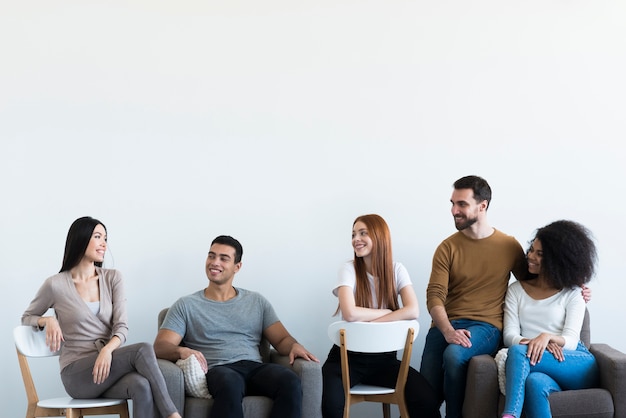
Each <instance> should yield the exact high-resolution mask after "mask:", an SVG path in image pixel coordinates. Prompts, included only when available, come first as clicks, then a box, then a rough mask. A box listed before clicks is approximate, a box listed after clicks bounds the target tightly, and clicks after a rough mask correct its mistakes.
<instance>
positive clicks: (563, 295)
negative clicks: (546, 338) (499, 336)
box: [503, 281, 585, 350]
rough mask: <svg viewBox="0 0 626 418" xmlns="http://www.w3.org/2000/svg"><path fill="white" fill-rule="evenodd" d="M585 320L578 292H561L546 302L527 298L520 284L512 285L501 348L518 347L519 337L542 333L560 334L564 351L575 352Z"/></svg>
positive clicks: (532, 336)
mask: <svg viewBox="0 0 626 418" xmlns="http://www.w3.org/2000/svg"><path fill="white" fill-rule="evenodd" d="M584 318H585V300H584V299H583V297H582V295H581V289H580V288H579V287H576V288H574V289H563V290H561V291H560V292H559V293H557V294H556V295H553V296H551V297H549V298H547V299H541V300H536V299H533V298H531V297H530V296H528V294H527V293H526V291H525V290H524V288H523V287H522V285H521V283H520V282H518V281H517V282H513V283H512V284H511V285H510V286H509V289H508V290H507V292H506V300H505V303H504V330H503V339H504V345H506V346H507V347H510V346H512V345H516V344H519V342H520V340H521V339H522V338H535V337H536V336H538V335H539V334H541V333H542V332H547V333H550V334H554V335H560V336H562V337H563V338H564V339H565V346H563V348H564V349H566V350H575V349H576V346H577V345H578V342H579V341H580V330H581V328H582V326H583V320H584Z"/></svg>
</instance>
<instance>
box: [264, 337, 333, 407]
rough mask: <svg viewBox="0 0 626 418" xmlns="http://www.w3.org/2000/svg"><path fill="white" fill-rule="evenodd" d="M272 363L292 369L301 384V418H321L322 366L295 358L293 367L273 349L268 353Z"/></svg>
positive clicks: (287, 359)
mask: <svg viewBox="0 0 626 418" xmlns="http://www.w3.org/2000/svg"><path fill="white" fill-rule="evenodd" d="M270 361H271V362H272V363H277V364H282V365H283V366H286V367H289V368H290V369H292V370H293V371H294V372H295V373H296V374H297V375H298V376H299V377H300V381H301V382H302V418H321V417H322V366H321V364H320V363H317V362H314V361H308V360H304V359H301V358H297V359H296V361H294V363H293V365H291V364H289V357H288V356H282V355H280V354H278V352H277V351H276V350H274V349H272V351H271V352H270Z"/></svg>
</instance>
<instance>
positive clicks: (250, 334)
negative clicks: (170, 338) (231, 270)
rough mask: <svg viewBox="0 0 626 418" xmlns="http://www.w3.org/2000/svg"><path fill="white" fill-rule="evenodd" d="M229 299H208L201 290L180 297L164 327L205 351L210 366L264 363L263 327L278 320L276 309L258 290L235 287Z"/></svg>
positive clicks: (170, 310)
mask: <svg viewBox="0 0 626 418" xmlns="http://www.w3.org/2000/svg"><path fill="white" fill-rule="evenodd" d="M235 290H236V291H237V296H235V297H234V298H233V299H230V300H227V301H226V302H217V301H214V300H210V299H207V298H206V297H205V296H204V290H199V291H197V292H195V293H192V294H191V295H188V296H183V297H182V298H180V299H178V300H177V301H176V302H175V303H174V304H173V305H172V307H171V308H170V309H169V311H168V312H167V315H166V316H165V319H164V321H163V324H162V325H161V328H165V329H168V330H170V331H174V332H175V333H177V334H178V335H181V336H182V337H183V340H182V344H183V345H185V346H186V347H189V348H191V349H193V350H198V351H200V352H201V353H203V354H204V357H206V359H207V363H208V365H209V368H211V367H214V366H219V365H221V364H229V363H234V362H236V361H240V360H251V361H256V362H259V363H260V362H262V359H261V354H260V353H259V345H260V342H261V338H262V336H263V335H262V334H263V330H265V329H266V328H267V327H269V326H270V325H272V324H275V323H276V322H278V321H279V319H278V316H277V315H276V312H275V311H274V308H273V307H272V305H271V304H270V303H269V301H268V300H267V299H265V297H263V296H261V294H259V293H257V292H253V291H250V290H246V289H240V288H235Z"/></svg>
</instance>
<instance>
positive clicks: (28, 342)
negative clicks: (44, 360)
mask: <svg viewBox="0 0 626 418" xmlns="http://www.w3.org/2000/svg"><path fill="white" fill-rule="evenodd" d="M13 339H14V340H15V347H16V348H17V349H18V351H19V352H20V353H22V354H23V355H25V356H26V357H51V356H58V355H59V353H60V350H59V351H55V352H52V351H50V348H49V347H48V346H47V345H46V333H45V332H44V331H39V330H37V329H35V328H34V327H31V326H28V325H19V326H17V327H15V328H14V329H13Z"/></svg>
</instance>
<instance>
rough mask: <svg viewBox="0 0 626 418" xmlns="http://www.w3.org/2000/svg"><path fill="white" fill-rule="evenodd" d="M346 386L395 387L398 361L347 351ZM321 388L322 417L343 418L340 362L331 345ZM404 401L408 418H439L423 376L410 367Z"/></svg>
mask: <svg viewBox="0 0 626 418" xmlns="http://www.w3.org/2000/svg"><path fill="white" fill-rule="evenodd" d="M348 361H349V363H350V384H351V385H352V386H354V385H357V384H359V383H364V384H371V385H377V386H386V387H390V388H393V387H395V386H396V379H397V378H398V371H399V369H400V360H398V359H397V356H396V352H391V353H377V354H369V353H368V354H364V353H353V352H348ZM322 376H323V380H324V388H323V393H322V414H323V416H324V418H341V417H343V408H344V405H345V396H344V394H343V384H342V382H341V359H340V357H339V347H338V346H336V345H334V346H333V347H332V348H331V350H330V353H329V354H328V359H327V360H326V362H325V363H324V365H323V366H322ZM404 394H405V398H406V402H407V408H408V410H409V415H410V416H411V418H413V417H416V418H439V417H440V414H439V404H438V402H437V400H436V398H435V394H434V392H433V390H432V388H431V387H430V385H429V384H428V382H427V381H426V379H424V377H423V376H422V375H421V374H420V373H419V372H418V371H417V370H415V369H413V368H412V367H411V368H410V369H409V375H408V377H407V382H406V387H405V391H404Z"/></svg>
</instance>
